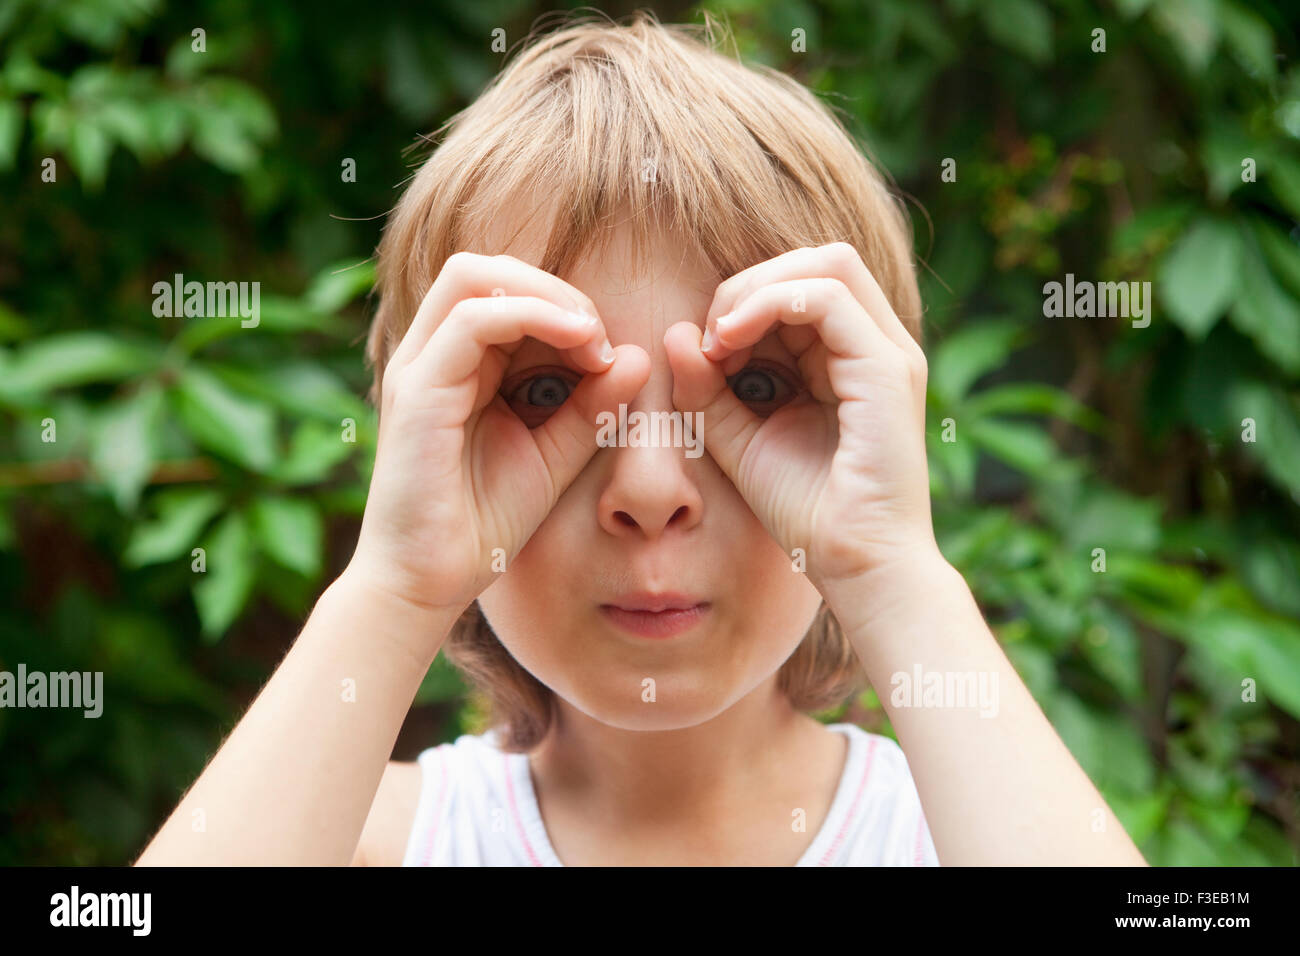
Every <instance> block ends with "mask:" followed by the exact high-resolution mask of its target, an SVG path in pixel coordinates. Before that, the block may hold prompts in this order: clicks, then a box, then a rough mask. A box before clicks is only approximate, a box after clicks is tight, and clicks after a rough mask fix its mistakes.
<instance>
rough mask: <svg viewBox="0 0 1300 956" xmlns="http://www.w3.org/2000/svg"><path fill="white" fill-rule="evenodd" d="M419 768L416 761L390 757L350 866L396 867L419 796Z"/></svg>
mask: <svg viewBox="0 0 1300 956" xmlns="http://www.w3.org/2000/svg"><path fill="white" fill-rule="evenodd" d="M420 785H421V770H420V765H419V763H417V762H401V761H396V760H390V761H389V762H388V766H387V767H385V768H384V775H383V777H381V778H380V780H379V789H378V790H376V791H375V799H374V800H373V801H372V802H371V804H370V813H369V815H368V816H367V817H366V824H365V826H364V827H363V828H362V831H361V839H360V841H359V842H358V843H357V850H356V853H355V855H354V856H353V858H352V865H353V866H400V865H401V863H402V857H403V855H404V854H405V852H406V838H407V836H408V835H409V834H410V831H411V823H412V821H413V820H414V819H415V808H416V804H417V803H418V802H419V799H420Z"/></svg>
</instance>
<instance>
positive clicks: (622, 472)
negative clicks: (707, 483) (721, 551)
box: [597, 402, 704, 541]
mask: <svg viewBox="0 0 1300 956" xmlns="http://www.w3.org/2000/svg"><path fill="white" fill-rule="evenodd" d="M645 406H646V403H642V402H637V403H636V404H635V405H631V406H629V407H628V412H627V418H628V427H627V438H628V439H629V441H628V443H627V444H626V445H623V446H620V447H613V448H604V449H601V451H600V454H603V455H610V456H612V457H613V459H614V463H613V466H612V468H611V469H610V470H609V471H608V472H607V473H606V474H607V479H606V484H605V487H604V489H603V490H602V492H601V495H600V499H599V502H598V505H597V507H598V508H599V510H600V514H599V520H600V525H601V527H602V528H604V529H605V531H607V532H608V533H609V534H612V535H614V536H615V537H620V538H640V539H644V540H647V541H657V540H658V539H659V538H660V537H662V536H663V535H664V534H666V533H667V532H669V531H670V530H675V531H676V532H677V533H678V534H680V533H683V532H686V531H689V530H690V529H691V528H694V527H695V526H696V525H698V524H699V523H700V521H701V519H702V518H703V516H704V499H703V498H702V496H701V495H700V490H699V487H698V485H697V484H696V477H698V463H699V462H701V461H703V459H702V458H697V459H692V458H688V457H687V456H686V448H685V447H681V446H677V447H674V446H673V445H671V444H669V440H670V438H673V437H676V436H679V435H680V436H684V435H685V431H684V429H678V428H677V427H676V423H675V422H674V418H676V419H677V420H678V422H680V424H682V425H685V424H686V423H685V421H684V420H682V418H681V416H682V415H683V413H681V412H677V411H676V410H675V409H673V407H672V404H671V402H669V404H668V406H667V408H661V407H658V406H655V407H653V408H647V407H645ZM651 412H658V413H660V414H659V415H651ZM670 413H671V414H672V415H673V416H674V418H669V417H668V415H669V414H670ZM638 414H641V415H644V416H645V418H644V419H642V421H643V423H644V428H643V429H642V430H641V434H640V436H638V435H637V433H636V431H635V430H634V428H635V426H634V423H635V422H636V416H637V415H638ZM665 422H666V423H668V424H667V425H664V424H663V423H665ZM660 426H663V427H660ZM638 437H640V438H642V439H644V443H641V444H633V441H634V440H635V439H636V438H638ZM656 437H657V438H659V440H660V441H659V444H658V447H656V446H655V442H654V439H655V438H656Z"/></svg>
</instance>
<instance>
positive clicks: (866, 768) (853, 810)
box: [817, 736, 878, 866]
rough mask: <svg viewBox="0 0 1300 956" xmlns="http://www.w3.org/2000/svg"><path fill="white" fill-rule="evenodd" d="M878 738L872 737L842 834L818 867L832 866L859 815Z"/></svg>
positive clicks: (837, 836)
mask: <svg viewBox="0 0 1300 956" xmlns="http://www.w3.org/2000/svg"><path fill="white" fill-rule="evenodd" d="M877 743H878V738H876V737H874V736H873V737H872V738H871V743H870V745H869V746H868V747H867V761H866V763H865V764H864V765H863V767H862V779H861V780H859V781H858V792H857V793H855V794H854V795H853V803H852V804H851V805H850V806H849V812H848V813H847V814H845V816H844V822H843V823H842V824H840V832H839V833H837V834H835V841H834V842H833V843H831V845H830V848H829V849H827V851H826V853H825V855H823V856H822V858H821V859H820V860H819V861H818V862H817V865H818V866H830V861H831V860H833V859H834V858H835V854H836V852H837V851H838V850H839V848H840V844H841V843H843V842H844V835H845V834H846V833H848V831H849V824H851V823H852V822H853V819H854V817H856V816H857V813H858V803H859V801H861V799H862V791H863V790H864V789H865V788H866V786H867V777H868V776H869V775H870V773H871V761H872V759H873V758H874V757H875V756H876V744H877Z"/></svg>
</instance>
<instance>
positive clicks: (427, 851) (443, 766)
mask: <svg viewBox="0 0 1300 956" xmlns="http://www.w3.org/2000/svg"><path fill="white" fill-rule="evenodd" d="M435 752H436V753H437V754H438V770H439V773H438V802H437V803H436V804H435V805H434V809H433V819H432V820H431V821H430V822H429V839H428V841H427V842H426V843H425V845H424V862H423V863H422V864H421V866H428V865H429V861H430V860H432V859H433V840H434V837H436V836H437V835H438V821H439V820H441V819H442V802H443V799H444V798H445V797H446V796H447V758H446V756H445V755H444V754H443V752H442V748H441V747H439V748H438V749H437V751H435Z"/></svg>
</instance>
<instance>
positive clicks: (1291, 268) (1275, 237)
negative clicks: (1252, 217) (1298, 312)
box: [1254, 220, 1300, 298]
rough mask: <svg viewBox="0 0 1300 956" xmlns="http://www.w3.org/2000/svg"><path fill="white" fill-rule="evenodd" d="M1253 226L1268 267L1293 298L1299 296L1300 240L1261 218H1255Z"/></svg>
mask: <svg viewBox="0 0 1300 956" xmlns="http://www.w3.org/2000/svg"><path fill="white" fill-rule="evenodd" d="M1254 226H1255V230H1254V232H1255V239H1256V240H1257V241H1258V242H1259V247H1260V249H1261V250H1262V251H1263V253H1264V258H1265V259H1267V260H1268V264H1269V266H1270V268H1272V270H1273V272H1274V274H1276V275H1277V277H1278V279H1280V280H1281V282H1282V284H1283V285H1284V286H1286V288H1287V289H1289V290H1290V293H1291V296H1292V297H1293V298H1296V297H1300V242H1296V241H1295V240H1293V239H1291V237H1290V236H1288V235H1287V234H1286V233H1284V232H1283V231H1282V230H1281V229H1278V228H1277V227H1276V226H1274V225H1272V224H1271V223H1267V222H1264V221H1263V220H1256V221H1255V223H1254Z"/></svg>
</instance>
